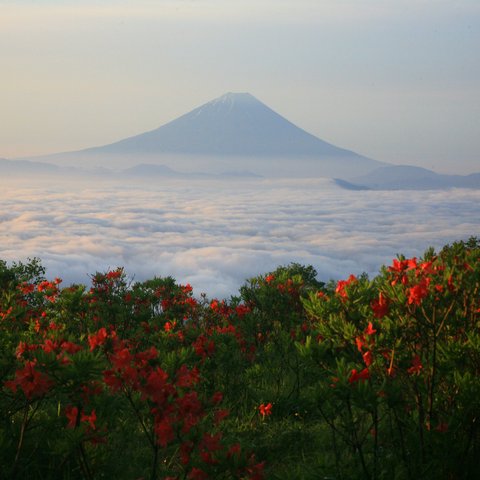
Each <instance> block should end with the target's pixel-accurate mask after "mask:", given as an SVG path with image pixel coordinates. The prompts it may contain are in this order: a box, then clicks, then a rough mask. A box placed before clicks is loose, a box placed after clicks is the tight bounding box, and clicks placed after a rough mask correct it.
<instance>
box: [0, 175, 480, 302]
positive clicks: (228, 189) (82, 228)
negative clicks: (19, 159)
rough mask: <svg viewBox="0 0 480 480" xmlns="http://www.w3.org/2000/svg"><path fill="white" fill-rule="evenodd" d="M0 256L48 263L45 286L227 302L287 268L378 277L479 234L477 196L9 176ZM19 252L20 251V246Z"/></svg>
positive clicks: (0, 211)
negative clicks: (122, 278)
mask: <svg viewBox="0 0 480 480" xmlns="http://www.w3.org/2000/svg"><path fill="white" fill-rule="evenodd" d="M0 227H1V228H0V253H1V257H0V258H2V259H3V260H6V261H7V262H9V263H10V262H14V261H19V260H20V261H26V260H27V258H29V257H30V258H33V257H40V259H41V261H42V264H43V265H44V266H45V267H46V268H47V278H49V279H53V278H55V277H60V278H62V279H63V281H64V283H63V285H64V286H68V285H70V283H72V282H74V283H82V284H87V285H89V284H90V276H89V275H92V274H95V273H96V272H97V271H99V272H106V271H107V270H109V269H114V268H116V267H125V271H126V273H127V275H128V277H129V278H130V279H133V280H134V281H142V280H146V279H150V278H153V277H154V276H161V277H165V276H173V277H174V278H176V280H177V281H178V282H179V283H181V284H186V283H190V284H191V285H192V286H193V288H194V294H195V295H196V296H199V295H200V294H201V293H202V292H205V293H207V295H208V296H209V298H212V297H219V298H225V297H227V298H228V297H229V296H230V295H235V294H236V293H238V289H239V288H240V286H241V285H242V284H243V283H244V282H245V280H246V279H247V278H251V277H253V276H255V275H259V274H266V273H268V272H270V271H273V270H275V269H276V268H277V266H279V265H288V264H289V263H291V262H298V263H300V264H303V265H313V266H314V267H315V268H316V270H317V272H318V278H319V279H320V280H323V281H328V280H330V279H335V280H339V279H345V278H348V276H349V275H350V274H355V275H359V274H361V273H362V272H367V273H368V274H369V276H370V278H373V277H375V276H376V275H377V274H378V272H379V270H380V268H381V266H382V265H391V263H392V260H393V258H395V256H396V255H397V254H404V255H406V256H407V257H409V258H410V257H413V256H417V257H420V256H421V255H422V254H423V253H424V252H425V250H426V249H427V248H428V247H429V246H432V247H434V248H435V249H437V251H438V250H439V249H440V248H441V247H442V246H444V245H445V244H447V243H451V242H453V241H456V240H462V239H463V240H467V239H468V238H469V237H470V236H473V235H477V236H478V235H479V232H480V190H469V189H453V190H450V191H449V192H448V194H446V193H445V192H444V191H441V190H438V191H435V190H431V191H409V192H405V191H401V190H399V191H359V192H355V191H349V190H343V189H341V188H340V187H338V186H336V185H335V184H334V183H333V181H331V180H330V179H325V178H318V179H249V180H236V181H234V182H230V183H226V182H225V181H224V180H211V179H210V180H207V179H198V180H192V179H169V180H166V179H158V178H157V179H152V180H150V181H145V180H142V181H140V180H133V179H131V180H130V181H129V182H128V185H125V181H124V180H123V179H121V178H119V179H115V178H111V177H108V179H99V180H98V181H95V180H94V179H92V178H85V179H83V180H82V179H77V180H75V182H69V181H68V180H67V181H66V180H65V179H62V180H61V181H59V179H58V178H50V177H48V176H46V177H44V178H43V179H42V178H41V177H38V176H36V177H35V178H32V179H30V180H28V179H25V178H22V179H19V180H17V181H13V180H12V178H2V177H0ZM20 246H21V247H20Z"/></svg>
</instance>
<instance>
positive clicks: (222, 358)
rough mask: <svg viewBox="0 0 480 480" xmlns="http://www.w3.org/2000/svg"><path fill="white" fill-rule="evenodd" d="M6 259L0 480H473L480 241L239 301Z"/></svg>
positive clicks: (282, 285) (0, 320)
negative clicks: (64, 273) (77, 281)
mask: <svg viewBox="0 0 480 480" xmlns="http://www.w3.org/2000/svg"><path fill="white" fill-rule="evenodd" d="M44 274H45V272H44V269H43V267H42V266H41V264H40V262H39V261H38V260H36V259H34V260H31V261H30V262H29V263H28V264H21V263H19V264H13V265H11V266H8V265H7V264H6V263H5V262H1V261H0V385H1V388H2V389H1V395H0V413H1V415H0V465H1V466H2V469H1V471H0V478H16V479H24V478H25V479H27V478H28V479H31V478H38V479H53V478H55V479H57V478H65V479H67V478H68V479H76V478H79V479H80V478H82V479H94V478H95V479H96V478H114V477H116V478H119V479H123V478H125V479H130V478H137V479H140V478H143V479H147V478H149V479H197V480H198V479H207V478H218V479H252V480H255V479H257V480H258V479H262V478H272V479H285V478H289V479H309V478H312V479H313V478H329V479H354V478H359V479H360V478H368V479H383V478H395V479H414V478H415V479H416V478H451V479H468V478H473V477H474V476H475V474H476V459H477V458H478V455H479V454H480V441H479V439H480V431H479V426H478V423H479V421H478V412H480V380H479V379H480V376H479V374H480V333H479V323H480V297H479V289H480V245H479V242H478V240H476V239H471V240H469V241H468V242H457V243H454V244H452V245H450V246H446V247H444V248H443V249H442V250H441V251H440V252H439V253H438V254H437V253H435V252H434V251H433V250H431V249H430V250H429V251H427V252H426V253H425V255H424V257H423V258H422V259H416V258H411V259H406V258H404V257H399V258H397V259H395V260H394V261H393V263H392V265H391V266H388V267H384V268H382V271H381V272H380V274H379V275H378V276H377V277H376V278H374V279H373V280H369V279H368V278H367V276H365V275H363V276H361V277H359V278H356V277H354V276H350V277H349V278H348V279H347V280H342V281H339V282H336V283H334V282H331V283H330V284H328V285H324V284H323V283H321V282H318V281H317V280H316V272H315V270H314V269H313V267H305V266H302V265H298V264H291V265H289V266H283V267H279V268H278V269H277V270H275V271H274V272H270V273H268V274H266V275H262V276H259V277H255V278H252V279H250V280H248V281H247V282H246V283H245V285H244V286H243V287H242V288H241V289H240V292H239V296H237V297H232V298H231V299H230V300H228V301H227V300H221V301H220V300H218V299H213V300H207V299H206V298H205V297H202V298H201V299H196V298H194V297H193V295H192V288H191V286H190V285H178V284H176V282H175V281H174V279H172V278H170V277H168V278H154V279H152V280H148V281H146V282H135V283H133V282H128V281H127V277H126V275H125V273H124V271H123V269H121V268H119V269H116V270H112V271H109V272H104V273H102V272H97V273H96V274H94V275H92V277H91V287H90V288H87V287H86V286H84V285H71V286H69V287H64V288H62V287H61V280H60V279H55V280H53V281H49V280H46V279H45V278H44Z"/></svg>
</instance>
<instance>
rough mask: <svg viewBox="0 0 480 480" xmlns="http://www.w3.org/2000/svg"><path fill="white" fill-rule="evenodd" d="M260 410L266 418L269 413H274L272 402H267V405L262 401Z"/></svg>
mask: <svg viewBox="0 0 480 480" xmlns="http://www.w3.org/2000/svg"><path fill="white" fill-rule="evenodd" d="M258 411H259V412H260V415H261V416H262V418H265V417H267V416H268V415H271V414H272V404H271V403H267V404H266V405H265V404H264V403H262V404H261V405H260V406H259V407H258Z"/></svg>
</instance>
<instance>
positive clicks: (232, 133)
mask: <svg viewBox="0 0 480 480" xmlns="http://www.w3.org/2000/svg"><path fill="white" fill-rule="evenodd" d="M84 152H90V153H117V154H132V153H141V154H165V153H169V154H172V153H173V154H190V155H235V156H281V157H290V156H308V157H317V156H328V157H358V158H362V159H365V160H369V159H366V158H365V157H362V156H360V155H358V154H356V153H354V152H351V151H349V150H345V149H342V148H338V147H336V146H334V145H331V144H329V143H327V142H324V141H323V140H320V139H319V138H317V137H315V136H313V135H311V134H309V133H307V132H306V131H305V130H302V129H301V128H298V127H296V126H295V125H294V124H293V123H291V122H289V121H288V120H286V119H285V118H283V117H282V116H280V115H279V114H277V113H276V112H274V111H273V110H272V109H270V108H269V107H267V106H266V105H265V104H263V103H262V102H260V101H259V100H257V99H256V98H255V97H253V96H252V95H250V94H249V93H227V94H225V95H223V96H221V97H219V98H217V99H215V100H212V101H210V102H208V103H206V104H205V105H202V106H200V107H198V108H196V109H195V110H193V111H191V112H189V113H187V114H185V115H182V116H181V117H179V118H177V119H176V120H173V121H171V122H169V123H167V124H166V125H163V126H162V127H160V128H157V129H155V130H152V131H150V132H146V133H143V134H140V135H136V136H134V137H130V138H127V139H124V140H120V141H119V142H115V143H112V144H109V145H105V146H101V147H95V148H89V149H86V150H84ZM369 161H372V162H373V160H369Z"/></svg>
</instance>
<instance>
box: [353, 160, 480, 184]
mask: <svg viewBox="0 0 480 480" xmlns="http://www.w3.org/2000/svg"><path fill="white" fill-rule="evenodd" d="M349 183H350V184H351V185H354V186H362V187H367V188H370V189H374V190H433V189H443V188H480V173H472V174H470V175H444V174H439V173H435V172H433V171H431V170H427V169H426V168H420V167H414V166H411V165H391V166H387V167H381V168H378V169H376V170H373V171H372V172H369V173H367V174H365V175H361V176H357V177H354V178H350V179H349Z"/></svg>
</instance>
